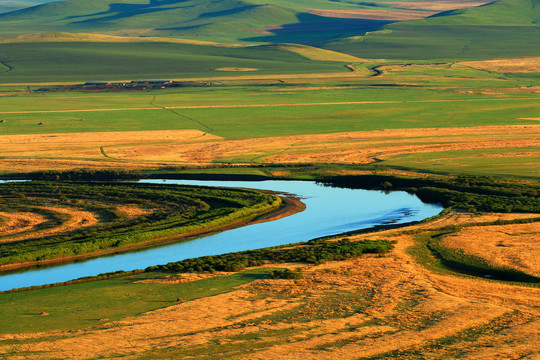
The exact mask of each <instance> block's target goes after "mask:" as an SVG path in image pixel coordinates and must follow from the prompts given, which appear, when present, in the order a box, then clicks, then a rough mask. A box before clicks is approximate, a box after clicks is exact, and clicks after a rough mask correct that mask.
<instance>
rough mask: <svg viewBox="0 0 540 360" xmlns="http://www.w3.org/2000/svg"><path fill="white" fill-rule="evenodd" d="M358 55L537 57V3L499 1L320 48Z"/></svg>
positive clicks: (530, 0) (539, 14) (539, 10)
mask: <svg viewBox="0 0 540 360" xmlns="http://www.w3.org/2000/svg"><path fill="white" fill-rule="evenodd" d="M324 47H325V48H327V49H330V50H334V51H339V52H344V53H348V54H351V55H354V56H358V57H372V58H388V59H392V58H399V59H434V58H437V59H488V58H501V57H519V56H538V55H540V0H499V1H497V2H494V3H490V4H486V5H483V6H479V7H475V8H467V9H461V10H453V11H447V12H442V13H439V14H436V15H433V16H431V17H428V18H425V19H421V20H412V21H406V22H401V23H395V24H391V25H387V26H385V27H384V29H383V30H382V31H376V32H373V33H368V34H366V36H358V37H351V38H348V39H344V40H340V41H338V42H334V43H328V44H326V45H325V46H324Z"/></svg>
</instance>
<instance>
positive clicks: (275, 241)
mask: <svg viewBox="0 0 540 360" xmlns="http://www.w3.org/2000/svg"><path fill="white" fill-rule="evenodd" d="M141 182H145V183H163V184H181V185H204V186H227V187H242V188H253V189H265V190H272V191H276V192H279V193H282V194H289V196H292V195H294V196H297V197H299V198H300V199H301V200H302V202H304V203H305V204H306V210H304V211H303V212H300V213H297V214H294V215H291V216H288V217H285V218H282V219H279V220H275V221H269V222H264V223H258V224H252V225H248V226H244V227H240V228H236V229H232V230H227V231H224V232H220V233H217V234H213V235H208V236H204V237H200V238H197V239H193V240H189V241H184V242H179V243H175V244H169V245H163V246H159V247H153V248H148V249H144V250H139V251H135V252H129V253H122V254H117V255H110V256H104V257H100V258H96V259H90V260H85V261H80V262H74V263H69V264H64V265H57V266H51V267H42V268H32V269H27V270H23V271H19V272H13V273H6V274H5V275H2V276H0V291H4V290H10V289H13V288H20V287H28V286H34V285H44V284H51V283H55V282H63V281H68V280H73V279H77V278H80V277H85V276H95V275H98V274H100V273H106V272H114V271H118V270H124V271H129V270H135V269H144V268H146V267H148V266H152V265H158V264H166V263H169V262H174V261H179V260H183V259H188V258H195V257H200V256H205V255H218V254H224V253H229V252H236V251H243V250H251V249H259V248H263V247H269V246H276V245H284V244H289V243H295V242H301V241H308V240H311V239H314V238H318V237H322V236H328V235H335V234H340V233H344V232H347V231H352V230H358V229H364V228H369V227H372V226H375V225H385V224H400V223H407V222H411V221H419V220H423V219H425V218H428V217H431V216H434V215H436V214H438V213H440V212H441V211H442V209H443V208H442V207H441V206H440V205H436V204H426V203H423V202H422V201H420V199H418V198H417V197H416V196H414V195H411V194H408V193H406V192H402V191H395V192H390V193H384V192H382V191H374V190H358V189H344V188H336V187H328V186H323V185H320V184H317V183H315V182H312V181H277V180H268V181H198V180H141Z"/></svg>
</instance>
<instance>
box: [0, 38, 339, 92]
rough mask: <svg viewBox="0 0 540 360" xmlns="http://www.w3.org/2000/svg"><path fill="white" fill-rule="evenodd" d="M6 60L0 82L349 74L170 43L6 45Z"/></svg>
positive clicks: (314, 64)
mask: <svg viewBox="0 0 540 360" xmlns="http://www.w3.org/2000/svg"><path fill="white" fill-rule="evenodd" d="M156 54H157V56H156ZM0 62H2V64H3V68H0V70H2V69H4V71H2V72H0V83H42V82H45V83H62V82H71V83H73V82H79V83H80V82H82V83H84V82H87V81H111V80H117V81H118V80H124V81H126V80H142V79H171V78H200V77H215V76H225V75H227V74H229V72H223V71H218V70H216V69H220V68H230V67H239V68H253V69H257V70H255V71H252V72H250V73H255V74H282V73H313V72H315V73H316V72H340V71H345V68H344V67H343V65H344V63H342V64H340V63H339V62H323V61H312V60H309V59H307V58H305V57H303V56H300V55H298V54H295V53H293V52H290V51H285V50H280V49H277V48H269V47H250V48H227V47H216V46H201V45H189V44H174V43H167V42H161V43H160V42H141V43H106V42H40V43H10V44H0ZM7 67H9V69H6V68H7ZM8 70H9V71H8Z"/></svg>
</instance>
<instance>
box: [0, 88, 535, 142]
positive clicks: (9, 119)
mask: <svg viewBox="0 0 540 360" xmlns="http://www.w3.org/2000/svg"><path fill="white" fill-rule="evenodd" d="M225 94H226V93H225ZM244 94H246V93H245V92H244ZM378 94H380V96H379V97H377V95H378ZM424 94H425V95H426V96H424V97H422V95H424ZM424 94H422V92H419V91H417V90H414V89H413V90H409V89H397V90H396V89H392V90H384V89H383V90H378V91H371V90H367V89H358V90H354V89H353V90H348V91H347V90H344V91H341V90H334V91H331V90H326V91H324V90H321V91H312V92H294V93H276V94H274V93H271V94H268V93H266V92H255V93H251V95H252V99H250V100H246V101H245V102H244V101H242V100H241V99H239V98H237V97H236V96H234V97H233V98H231V99H230V102H231V103H232V104H234V105H237V104H243V103H247V104H249V103H250V102H255V101H257V103H259V104H266V105H267V106H266V105H263V106H257V107H238V108H236V107H222V108H180V109H173V110H166V109H161V108H159V107H155V108H152V106H151V105H150V104H149V103H150V102H152V100H154V101H153V103H154V104H155V105H159V106H190V105H188V104H186V102H183V101H182V99H181V97H182V94H181V93H178V94H176V95H172V94H168V95H167V94H166V95H164V96H163V98H162V97H161V96H160V95H157V96H156V98H155V99H154V97H153V96H143V95H140V96H139V95H135V96H133V97H132V98H129V97H127V96H126V95H124V94H121V95H118V98H117V99H115V96H116V95H114V94H111V95H100V97H101V96H103V98H105V97H106V96H109V97H110V98H109V99H107V100H105V102H106V104H100V103H97V102H96V103H94V105H92V106H93V107H97V106H98V105H100V108H122V107H125V108H127V109H133V110H115V111H99V110H98V111H86V112H85V111H68V112H62V110H59V111H58V112H55V111H52V110H46V111H44V112H36V113H34V112H29V113H22V114H21V113H9V112H4V113H1V112H0V118H1V119H2V120H5V122H4V123H1V124H0V131H1V132H2V133H3V134H47V133H58V132H60V133H69V132H95V131H98V132H104V131H140V130H181V129H199V130H201V131H204V132H209V133H212V134H214V135H218V136H222V137H224V138H226V139H246V138H260V137H269V136H285V135H300V134H323V133H333V132H345V131H365V130H380V129H409V128H432V127H441V128H443V127H459V126H464V127H468V126H485V125H511V124H537V123H538V121H534V120H521V118H534V117H538V114H539V113H540V102H539V101H538V99H539V96H538V95H537V94H527V95H521V96H509V97H492V96H487V95H470V96H469V95H464V94H456V93H448V94H443V95H446V97H447V98H445V96H441V98H439V99H437V98H436V96H435V95H436V92H430V91H426V92H424ZM214 96H215V97H219V92H216V93H215V94H213V95H212V94H211V95H210V96H209V97H208V99H207V104H212V100H211V99H212V98H213V97H214ZM399 98H400V100H397V99H399ZM10 99H15V101H14V104H17V103H18V104H19V109H21V108H23V109H24V107H25V106H26V105H24V103H25V102H26V103H27V104H28V105H27V106H28V107H31V108H32V109H36V108H37V106H38V104H39V102H38V103H33V99H34V97H33V96H28V97H20V98H17V97H15V98H14V97H11V98H9V99H8V98H1V99H0V104H1V103H6V104H7V103H8V102H9V100H10ZM66 99H67V100H68V101H67V102H64V101H62V100H63V97H62V96H61V97H56V96H51V97H42V98H41V99H40V100H41V101H42V102H44V103H43V108H47V109H51V108H54V106H55V103H58V104H59V103H60V102H62V104H59V105H58V108H59V109H66V108H67V109H70V108H71V109H83V108H84V107H85V103H86V102H87V101H88V99H84V98H82V100H81V102H79V103H78V100H80V99H79V98H77V97H75V98H73V100H74V101H73V102H71V103H70V102H69V99H70V98H69V97H67V98H66ZM90 99H93V100H92V101H91V102H93V101H94V100H95V99H96V97H95V96H94V95H92V96H91V98H90ZM130 99H131V100H132V101H133V102H132V103H131V104H130V103H129V100H130ZM225 99H226V95H225ZM246 99H247V98H246ZM138 100H139V101H138ZM115 101H117V102H116V103H115ZM222 101H223V99H222ZM351 101H352V102H366V103H359V104H343V102H345V103H346V102H351ZM379 101H382V102H379ZM200 102H202V99H199V100H194V103H197V104H200ZM325 102H330V103H332V102H336V103H337V104H327V105H324V104H322V103H325ZM309 103H312V104H313V103H315V104H316V105H305V104H309ZM317 103H318V104H317ZM272 104H278V105H279V104H283V105H279V106H272ZM286 104H293V105H290V106H287V105H286ZM294 104H300V105H294ZM224 105H226V104H224ZM8 106H9V105H6V107H8ZM101 106H103V107H101ZM196 106H200V105H196ZM141 107H142V108H144V110H136V108H141ZM32 111H37V110H32ZM81 119H84V121H81ZM39 123H43V125H38V124H39Z"/></svg>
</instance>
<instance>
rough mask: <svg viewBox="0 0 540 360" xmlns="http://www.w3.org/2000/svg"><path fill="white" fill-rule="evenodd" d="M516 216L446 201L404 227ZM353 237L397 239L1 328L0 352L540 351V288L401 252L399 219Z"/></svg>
mask: <svg viewBox="0 0 540 360" xmlns="http://www.w3.org/2000/svg"><path fill="white" fill-rule="evenodd" d="M517 216H518V217H519V216H522V215H517ZM514 217H515V215H513V214H510V215H508V214H487V215H481V216H475V215H473V214H466V213H450V214H449V215H447V216H445V217H443V218H440V219H438V220H437V222H435V223H428V224H423V225H416V226H414V227H410V228H414V229H417V230H419V229H422V228H431V227H437V226H441V225H442V224H445V223H446V222H450V223H453V224H455V223H456V222H458V223H459V222H465V223H466V222H470V221H471V220H472V221H477V222H481V221H486V220H487V219H498V218H502V219H510V218H514ZM505 229H506V228H504V227H503V228H502V229H501V230H504V231H505ZM363 238H372V239H374V238H378V239H380V238H385V239H391V240H397V241H398V242H397V244H396V248H395V250H393V252H392V253H391V254H390V255H389V256H385V257H378V256H363V257H361V258H358V259H354V260H348V261H339V262H329V263H325V264H322V265H317V266H303V268H302V272H303V274H304V277H303V278H302V279H299V280H258V281H255V282H253V283H251V284H249V285H247V286H244V287H242V288H239V289H237V290H236V291H233V292H231V293H228V294H223V295H217V296H213V297H208V298H203V299H198V300H193V301H188V302H183V303H179V304H176V305H173V306H170V307H168V308H165V309H161V310H157V311H152V312H148V313H145V314H141V315H140V316H136V317H132V318H127V319H124V320H122V321H114V322H109V323H105V324H103V325H101V326H99V327H97V328H94V329H87V330H79V331H73V332H67V331H55V332H50V333H39V334H11V335H2V336H0V340H7V339H10V340H16V341H18V340H21V341H22V342H21V343H15V344H14V345H13V344H12V345H5V346H0V354H2V355H0V356H4V358H6V359H17V358H18V355H17V353H22V352H25V356H26V358H29V359H38V358H39V359H43V358H71V359H87V358H94V357H106V358H111V357H118V356H125V357H127V358H128V359H132V358H138V357H140V356H141V355H144V356H147V357H153V358H194V359H207V358H216V359H217V358H219V359H227V358H235V359H250V360H251V359H295V358H304V359H329V360H330V359H332V360H334V359H357V358H359V357H368V356H377V355H382V356H383V358H395V357H397V355H399V352H400V351H401V352H407V351H410V352H411V354H413V355H414V354H416V355H415V356H417V357H418V356H419V355H418V354H421V356H422V357H423V358H433V359H435V358H463V359H465V358H466V359H506V358H517V357H520V358H527V359H533V358H534V356H535V354H538V353H540V336H539V334H540V320H539V319H540V317H539V316H540V300H539V299H540V289H538V288H530V287H521V286H514V285H507V284H502V283H499V282H493V281H489V280H483V279H476V280H475V279H470V278H463V277H456V276H452V275H443V274H438V273H432V272H430V271H428V270H427V269H425V268H423V267H422V266H419V265H418V264H416V263H415V261H414V259H413V258H412V257H411V256H410V255H409V254H408V252H407V248H408V247H409V246H411V245H412V244H413V239H412V238H411V236H410V235H405V234H403V233H401V232H399V231H395V230H392V231H385V232H379V233H373V234H364V235H361V236H356V237H354V238H353V240H354V239H363ZM298 266H299V265H294V267H298ZM51 336H54V337H51ZM25 339H28V340H30V339H31V341H26V342H25V341H24V340H25ZM441 340H444V346H438V345H437V342H438V341H441ZM235 349H236V350H235ZM162 351H163V352H162ZM392 351H394V353H391V352H392ZM406 354H407V353H404V355H406ZM407 358H411V356H409V357H407ZM413 358H414V356H413Z"/></svg>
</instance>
